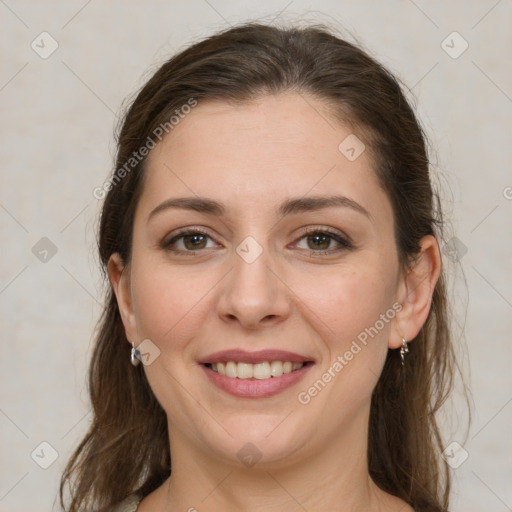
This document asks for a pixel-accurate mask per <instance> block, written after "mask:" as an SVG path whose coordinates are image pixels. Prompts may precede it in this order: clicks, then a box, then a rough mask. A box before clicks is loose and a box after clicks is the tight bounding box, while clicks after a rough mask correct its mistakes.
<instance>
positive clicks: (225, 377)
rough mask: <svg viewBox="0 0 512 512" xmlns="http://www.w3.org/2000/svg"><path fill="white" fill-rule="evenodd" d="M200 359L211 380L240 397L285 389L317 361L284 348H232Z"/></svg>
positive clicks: (267, 395)
mask: <svg viewBox="0 0 512 512" xmlns="http://www.w3.org/2000/svg"><path fill="white" fill-rule="evenodd" d="M198 362H199V364H200V365H201V366H202V368H203V369H204V371H205V373H206V375H207V376H208V378H209V380H210V382H212V383H213V384H214V385H215V386H216V387H218V388H219V389H221V390H222V391H225V392H227V393H228V394H230V395H233V396H237V397H240V398H267V397H270V396H273V395H276V394H278V393H281V392H282V391H284V390H285V389H288V388H290V387H291V386H293V385H294V384H296V383H297V382H298V381H299V380H301V379H302V378H303V377H304V375H305V374H306V373H307V372H308V371H309V370H310V369H311V368H312V367H313V366H314V364H315V362H314V360H313V359H311V358H308V357H305V356H301V355H299V354H295V353H292V352H285V351H281V350H262V351H258V352H246V351H241V350H228V351H223V352H217V353H215V354H211V355H210V356H207V357H206V358H204V359H203V360H201V361H198Z"/></svg>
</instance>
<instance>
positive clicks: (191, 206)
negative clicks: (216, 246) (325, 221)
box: [148, 196, 372, 222]
mask: <svg viewBox="0 0 512 512" xmlns="http://www.w3.org/2000/svg"><path fill="white" fill-rule="evenodd" d="M339 207H343V208H350V209H352V210H354V211H356V212H358V213H361V214H363V215H364V216H365V217H367V218H368V219H369V220H372V216H371V215H370V213H369V212H368V210H366V209H365V208H363V207H362V206H361V205H360V204H359V203H357V202H356V201H354V200H353V199H350V198H348V197H345V196H308V197H300V198H294V199H287V200H286V201H284V202H283V203H282V204H281V205H280V206H279V208H278V209H277V214H278V215H280V216H283V217H284V216H285V215H291V214H298V213H305V212H313V211H318V210H323V209H325V208H339ZM169 208H178V209H184V210H192V211H196V212H200V213H209V214H212V215H217V216H219V217H222V216H224V215H225V214H226V207H225V206H224V204H222V203H219V202H218V201H215V200H213V199H208V198H206V197H176V198H171V199H167V200H165V201H164V202H163V203H161V204H159V205H158V206H157V207H156V208H154V209H153V210H152V211H151V213H150V214H149V216H148V222H149V220H150V219H151V218H152V217H153V216H154V215H156V214H157V213H159V212H162V211H164V210H167V209H169Z"/></svg>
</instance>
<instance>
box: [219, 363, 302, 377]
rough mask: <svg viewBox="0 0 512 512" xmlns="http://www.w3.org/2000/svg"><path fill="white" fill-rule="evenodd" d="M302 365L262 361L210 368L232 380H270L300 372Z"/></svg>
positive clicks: (227, 364) (220, 364)
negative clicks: (284, 374)
mask: <svg viewBox="0 0 512 512" xmlns="http://www.w3.org/2000/svg"><path fill="white" fill-rule="evenodd" d="M303 366H304V363H291V362H290V361H285V362H282V361H272V362H270V361H263V362H261V363H256V364H251V363H235V362H234V361H228V362H227V363H216V364H212V365H211V366H210V367H211V369H212V370H213V371H214V372H217V373H220V374H221V375H226V377H230V378H232V379H252V378H254V379H259V380H261V379H270V378H271V377H280V376H281V375H283V373H291V372H294V371H295V370H300V369H301V368H302V367H303Z"/></svg>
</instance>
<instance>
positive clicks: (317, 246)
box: [310, 234, 329, 249]
mask: <svg viewBox="0 0 512 512" xmlns="http://www.w3.org/2000/svg"><path fill="white" fill-rule="evenodd" d="M310 239H313V240H315V242H316V241H318V240H321V239H323V240H324V243H323V244H322V245H323V246H322V247H320V246H319V245H316V248H317V249H327V248H328V247H329V237H328V236H326V235H322V234H317V235H311V236H310ZM326 240H327V245H325V241H326ZM321 243H322V242H321Z"/></svg>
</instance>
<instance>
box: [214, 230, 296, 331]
mask: <svg viewBox="0 0 512 512" xmlns="http://www.w3.org/2000/svg"><path fill="white" fill-rule="evenodd" d="M260 240H261V241H262V243H260V242H259V241H257V240H256V238H254V237H252V236H248V237H246V238H245V239H244V240H243V241H242V242H241V243H240V244H238V246H237V247H236V249H235V251H234V252H233V255H232V258H233V268H232V271H231V272H230V275H229V278H228V280H227V281H226V283H225V286H224V288H223V290H222V295H221V297H220V299H219V303H218V314H219V316H220V317H222V318H223V319H224V320H225V321H231V322H238V323H240V325H242V326H243V327H246V328H252V329H254V328H257V327H258V326H260V325H262V324H263V323H264V324H265V325H268V324H269V323H270V322H274V323H277V322H279V321H282V320H283V319H284V318H285V317H287V316H288V314H289V301H288V296H287V293H286V287H284V286H283V284H282V283H281V281H280V280H279V279H278V278H277V276H276V275H275V270H274V268H275V266H276V265H275V264H273V261H272V257H271V252H270V251H269V249H268V247H267V246H266V245H265V242H264V241H263V237H261V238H260Z"/></svg>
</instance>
